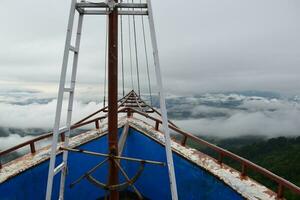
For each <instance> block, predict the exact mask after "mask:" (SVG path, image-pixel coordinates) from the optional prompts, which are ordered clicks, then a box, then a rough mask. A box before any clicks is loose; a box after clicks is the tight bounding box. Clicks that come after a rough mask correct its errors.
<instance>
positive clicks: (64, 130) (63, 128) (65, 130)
mask: <svg viewBox="0 0 300 200" xmlns="http://www.w3.org/2000/svg"><path fill="white" fill-rule="evenodd" d="M68 130H69V129H68V128H67V127H66V126H64V127H61V128H60V129H59V130H58V133H59V134H61V133H64V132H67V131H68Z"/></svg>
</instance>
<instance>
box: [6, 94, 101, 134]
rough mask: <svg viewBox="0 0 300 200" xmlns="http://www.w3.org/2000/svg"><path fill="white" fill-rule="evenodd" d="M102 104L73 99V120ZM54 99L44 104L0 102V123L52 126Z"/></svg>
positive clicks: (64, 104)
mask: <svg viewBox="0 0 300 200" xmlns="http://www.w3.org/2000/svg"><path fill="white" fill-rule="evenodd" d="M66 106H67V101H64V102H63V111H64V112H62V113H63V114H62V120H61V126H63V124H64V122H65V120H66V111H67V109H66ZM101 107H102V104H97V103H95V102H89V103H83V102H81V101H75V102H74V107H73V122H75V121H77V120H80V119H81V118H83V117H85V116H87V115H88V114H91V113H92V112H94V111H96V110H97V109H100V108H101ZM55 108H56V100H53V101H51V102H49V103H46V104H37V103H34V104H29V105H16V104H7V103H0V115H1V116H0V125H1V126H3V127H14V128H52V126H53V124H54V117H55Z"/></svg>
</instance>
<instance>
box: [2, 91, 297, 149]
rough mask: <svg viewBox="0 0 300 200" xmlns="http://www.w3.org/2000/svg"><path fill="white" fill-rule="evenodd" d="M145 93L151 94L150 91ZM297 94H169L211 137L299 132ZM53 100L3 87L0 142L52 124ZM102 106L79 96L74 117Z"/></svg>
mask: <svg viewBox="0 0 300 200" xmlns="http://www.w3.org/2000/svg"><path fill="white" fill-rule="evenodd" d="M143 98H145V99H149V96H143ZM299 99H300V98H299V97H297V96H294V97H285V96H282V95H280V94H278V93H274V92H262V91H241V92H237V91H233V92H223V93H205V94H198V95H192V96H174V95H169V96H168V97H167V100H166V102H167V108H168V115H169V118H170V119H171V120H173V121H175V123H176V124H177V125H178V126H179V127H181V128H183V129H185V130H187V131H190V132H192V133H193V134H196V135H200V136H206V137H207V136H208V137H212V138H213V137H215V138H218V137H219V138H232V137H243V136H259V137H261V138H272V137H278V136H287V137H294V136H299V135H300V132H299V130H300V100H299ZM158 102H159V101H158V98H157V96H153V106H155V107H157V106H158V105H159V103H158ZM64 105H66V103H64ZM55 106H56V100H55V97H54V96H53V95H52V96H51V95H47V94H45V93H42V92H39V91H36V90H28V91H26V90H22V91H19V90H12V91H6V92H3V91H2V92H0V127H1V128H0V146H2V147H3V146H4V145H1V143H3V142H5V141H9V140H8V137H14V138H13V139H14V140H10V141H12V142H11V145H13V143H18V142H20V141H21V140H22V141H23V139H24V137H33V136H35V135H38V134H41V133H44V132H47V131H49V130H51V127H52V126H53V122H54V121H53V120H54V112H55ZM101 107H102V102H101V100H99V99H98V100H97V101H96V100H95V99H92V98H91V99H87V98H85V99H80V98H77V99H76V101H75V102H74V117H73V121H76V120H79V119H81V118H82V117H84V116H86V115H88V114H90V113H92V112H93V111H94V110H96V109H99V108H101ZM64 117H65V116H63V118H64ZM6 143H8V142H6ZM5 146H7V145H5Z"/></svg>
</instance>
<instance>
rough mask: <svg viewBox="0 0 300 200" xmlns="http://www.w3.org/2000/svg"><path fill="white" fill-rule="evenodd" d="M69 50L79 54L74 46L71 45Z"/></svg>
mask: <svg viewBox="0 0 300 200" xmlns="http://www.w3.org/2000/svg"><path fill="white" fill-rule="evenodd" d="M69 49H70V51H73V52H75V53H77V52H78V51H77V49H76V48H75V47H73V46H72V45H70V47H69Z"/></svg>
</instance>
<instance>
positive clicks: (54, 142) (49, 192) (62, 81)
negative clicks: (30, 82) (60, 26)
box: [46, 0, 76, 200]
mask: <svg viewBox="0 0 300 200" xmlns="http://www.w3.org/2000/svg"><path fill="white" fill-rule="evenodd" d="M75 5H76V0H72V2H71V8H70V14H69V22H68V29H67V36H66V41H65V49H64V57H63V64H62V70H61V75H60V83H59V92H58V98H57V105H56V113H55V122H54V128H53V138H52V146H51V155H50V164H49V172H48V181H47V192H46V200H50V199H51V195H52V186H53V178H54V175H55V174H54V167H55V159H56V150H57V142H58V141H57V140H58V135H59V134H60V130H59V126H60V118H61V110H62V103H63V96H64V88H65V82H66V74H67V66H68V59H69V50H70V45H71V37H72V31H73V24H74V15H75Z"/></svg>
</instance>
